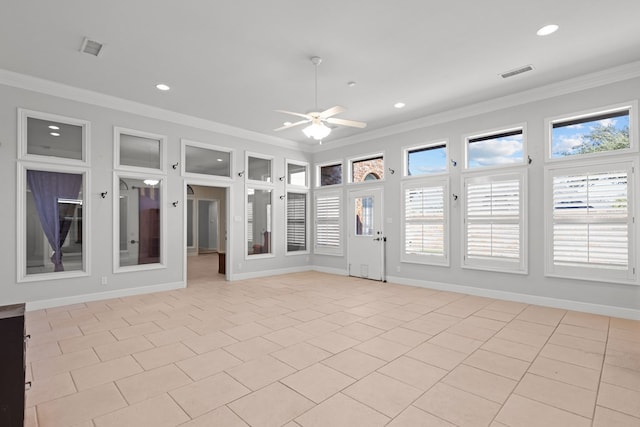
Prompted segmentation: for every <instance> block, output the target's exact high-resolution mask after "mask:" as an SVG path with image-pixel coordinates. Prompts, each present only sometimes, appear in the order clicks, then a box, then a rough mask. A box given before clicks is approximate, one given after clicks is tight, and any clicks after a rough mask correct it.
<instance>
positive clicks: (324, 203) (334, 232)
mask: <svg viewBox="0 0 640 427" xmlns="http://www.w3.org/2000/svg"><path fill="white" fill-rule="evenodd" d="M341 210H342V206H341V203H340V195H338V194H332V195H318V196H317V197H316V224H315V225H316V248H318V249H328V250H334V251H335V250H338V249H340V215H341Z"/></svg>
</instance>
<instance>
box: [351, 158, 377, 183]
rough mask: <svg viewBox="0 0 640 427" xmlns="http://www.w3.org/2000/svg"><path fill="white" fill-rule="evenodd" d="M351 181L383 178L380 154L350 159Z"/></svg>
mask: <svg viewBox="0 0 640 427" xmlns="http://www.w3.org/2000/svg"><path fill="white" fill-rule="evenodd" d="M350 164H351V182H365V181H378V180H381V179H383V178H384V158H383V156H382V155H377V156H374V157H368V158H364V159H356V160H352V161H351V163H350Z"/></svg>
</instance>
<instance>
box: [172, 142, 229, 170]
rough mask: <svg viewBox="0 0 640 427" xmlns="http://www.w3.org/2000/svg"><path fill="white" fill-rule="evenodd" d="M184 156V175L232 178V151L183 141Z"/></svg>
mask: <svg viewBox="0 0 640 427" xmlns="http://www.w3.org/2000/svg"><path fill="white" fill-rule="evenodd" d="M182 155H183V158H182V165H183V169H182V172H183V174H198V175H206V176H209V177H219V178H231V164H232V162H231V159H232V153H231V151H230V150H226V149H223V148H218V147H213V146H209V145H207V144H204V143H199V142H192V141H187V140H182Z"/></svg>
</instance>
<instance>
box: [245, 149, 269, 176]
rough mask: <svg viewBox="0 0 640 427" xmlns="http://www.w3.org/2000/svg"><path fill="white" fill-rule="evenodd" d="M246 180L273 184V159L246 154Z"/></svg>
mask: <svg viewBox="0 0 640 427" xmlns="http://www.w3.org/2000/svg"><path fill="white" fill-rule="evenodd" d="M246 166H247V175H246V177H247V180H248V181H260V182H268V183H273V175H272V173H273V158H272V157H269V156H262V155H256V154H247V164H246Z"/></svg>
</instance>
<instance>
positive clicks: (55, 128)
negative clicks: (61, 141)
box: [49, 125, 60, 130]
mask: <svg viewBox="0 0 640 427" xmlns="http://www.w3.org/2000/svg"><path fill="white" fill-rule="evenodd" d="M49 129H51V130H58V129H60V128H59V127H58V126H54V125H51V126H49Z"/></svg>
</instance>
